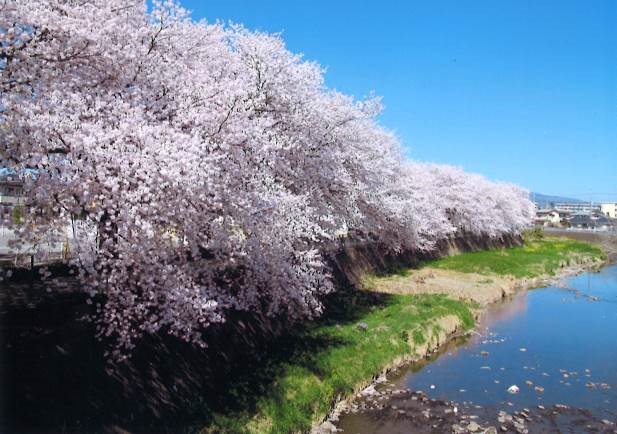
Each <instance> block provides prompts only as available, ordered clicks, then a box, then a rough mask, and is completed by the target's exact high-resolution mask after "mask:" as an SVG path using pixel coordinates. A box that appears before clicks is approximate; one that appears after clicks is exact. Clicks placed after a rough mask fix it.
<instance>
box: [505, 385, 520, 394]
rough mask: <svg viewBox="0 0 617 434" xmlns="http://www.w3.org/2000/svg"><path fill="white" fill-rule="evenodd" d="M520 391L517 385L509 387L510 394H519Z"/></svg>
mask: <svg viewBox="0 0 617 434" xmlns="http://www.w3.org/2000/svg"><path fill="white" fill-rule="evenodd" d="M519 391H520V389H519V388H518V386H517V385H516V384H513V385H512V386H510V387H508V393H512V394H515V393H518V392H519Z"/></svg>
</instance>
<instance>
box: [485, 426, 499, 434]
mask: <svg viewBox="0 0 617 434" xmlns="http://www.w3.org/2000/svg"><path fill="white" fill-rule="evenodd" d="M484 434H497V428H495V427H494V426H489V427H488V428H487V429H486V430H485V431H484Z"/></svg>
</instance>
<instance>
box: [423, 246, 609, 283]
mask: <svg viewBox="0 0 617 434" xmlns="http://www.w3.org/2000/svg"><path fill="white" fill-rule="evenodd" d="M585 259H587V260H589V259H597V260H605V259H606V255H605V254H604V252H603V251H602V249H600V248H599V247H596V246H594V245H592V244H589V243H584V242H581V241H576V240H571V239H566V238H543V239H533V240H528V241H526V242H525V244H524V245H523V246H520V247H512V248H508V249H496V250H486V251H480V252H467V253H462V254H459V255H455V256H449V257H445V258H441V259H437V260H435V261H431V262H428V263H426V264H425V266H430V267H434V268H440V269H446V270H454V271H460V272H463V273H480V274H487V275H499V276H505V275H510V276H514V277H537V276H541V275H546V274H548V275H554V274H555V271H556V270H557V269H559V268H560V267H562V266H566V265H571V264H573V263H577V262H581V261H582V260H585Z"/></svg>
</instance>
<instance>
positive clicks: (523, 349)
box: [519, 348, 527, 353]
mask: <svg viewBox="0 0 617 434" xmlns="http://www.w3.org/2000/svg"><path fill="white" fill-rule="evenodd" d="M519 351H520V352H521V353H524V352H526V351H527V348H519Z"/></svg>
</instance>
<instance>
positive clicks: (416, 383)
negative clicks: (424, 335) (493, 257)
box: [336, 265, 617, 434]
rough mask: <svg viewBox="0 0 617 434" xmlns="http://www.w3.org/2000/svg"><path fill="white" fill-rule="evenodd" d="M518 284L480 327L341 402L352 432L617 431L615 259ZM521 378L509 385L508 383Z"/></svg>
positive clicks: (342, 425)
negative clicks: (556, 279) (558, 279)
mask: <svg viewBox="0 0 617 434" xmlns="http://www.w3.org/2000/svg"><path fill="white" fill-rule="evenodd" d="M564 283H565V284H566V287H557V286H550V287H547V288H543V289H537V290H534V291H521V292H519V293H517V294H516V295H514V296H513V297H508V299H506V300H504V301H503V302H498V303H495V304H493V305H491V306H489V307H488V308H487V309H486V310H485V312H483V314H482V317H481V318H480V319H479V321H478V324H477V325H476V327H475V328H474V332H473V333H472V334H470V335H469V336H466V337H464V338H460V339H454V340H451V341H450V342H448V344H446V345H444V346H442V347H441V348H440V350H439V352H438V354H435V355H431V357H430V358H427V359H425V360H422V361H420V362H418V363H414V364H411V365H408V366H405V367H403V368H402V369H401V370H398V371H396V372H392V373H390V374H389V375H388V376H387V377H386V378H384V382H383V383H382V384H379V385H378V386H375V387H373V388H370V389H369V390H366V391H365V393H362V394H361V396H362V397H361V398H359V399H356V400H354V401H353V402H352V403H351V404H350V406H349V407H348V408H347V409H346V411H344V412H342V414H341V415H340V418H339V420H338V421H337V422H336V427H337V428H339V429H342V430H344V432H346V433H358V434H404V433H409V432H414V433H416V432H417V433H433V434H437V433H444V432H453V433H472V432H477V433H485V434H487V433H495V432H503V433H512V434H515V433H518V434H522V433H526V432H533V433H535V432H555V433H557V432H601V433H611V434H613V433H617V425H616V423H617V413H616V412H615V404H614V403H615V402H617V373H616V372H615V370H614V360H615V358H616V357H617V348H616V347H615V346H612V345H608V343H610V342H615V340H616V339H617V328H616V325H617V312H616V311H615V302H617V266H615V265H608V266H606V267H603V268H602V269H601V270H600V271H599V272H585V273H582V274H580V275H578V276H573V277H571V278H568V279H567V281H565V282H564ZM511 388H518V390H517V391H516V390H515V391H513V392H510V390H509V389H511Z"/></svg>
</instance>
